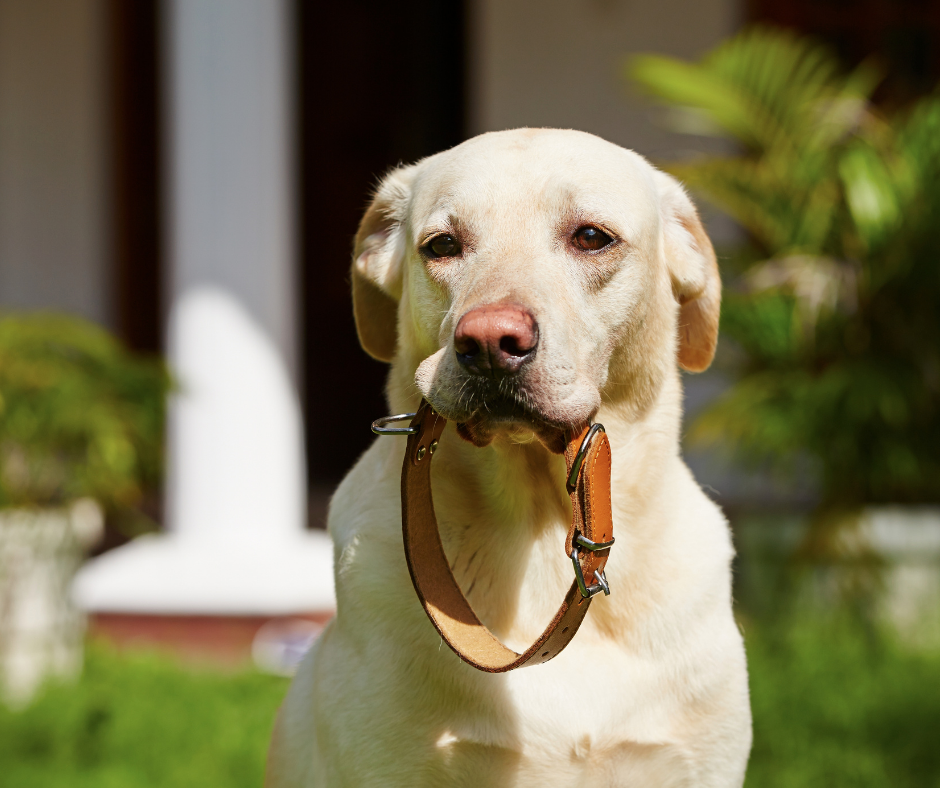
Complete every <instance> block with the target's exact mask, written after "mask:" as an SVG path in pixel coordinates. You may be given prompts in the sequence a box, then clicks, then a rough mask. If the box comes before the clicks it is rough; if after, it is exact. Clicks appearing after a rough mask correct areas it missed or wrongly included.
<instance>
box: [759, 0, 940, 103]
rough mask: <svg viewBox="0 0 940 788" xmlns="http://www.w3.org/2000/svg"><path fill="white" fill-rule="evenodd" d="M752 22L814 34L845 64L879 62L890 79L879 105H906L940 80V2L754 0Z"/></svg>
mask: <svg viewBox="0 0 940 788" xmlns="http://www.w3.org/2000/svg"><path fill="white" fill-rule="evenodd" d="M748 6H749V8H748V16H749V19H750V21H752V22H769V23H772V24H776V25H781V26H783V27H789V28H793V29H795V30H797V31H799V32H801V33H809V34H811V35H813V36H815V37H816V38H819V39H821V40H823V41H825V42H827V43H828V44H830V45H831V46H832V47H833V48H834V49H835V50H836V51H837V52H838V53H839V55H840V56H841V58H842V60H843V61H844V62H845V63H846V65H849V66H854V65H856V64H858V63H860V62H861V61H862V60H865V59H866V58H871V57H873V58H875V59H876V60H877V62H878V63H879V64H880V65H881V66H882V68H884V70H885V76H886V78H885V80H884V82H883V83H882V85H881V86H880V88H879V90H878V92H877V93H876V95H875V99H876V101H878V102H882V103H888V104H903V103H905V102H907V101H909V100H911V99H912V98H915V97H917V96H919V95H923V94H925V93H929V92H930V91H932V90H933V89H934V87H935V86H936V84H937V80H938V79H940V0H749V2H748Z"/></svg>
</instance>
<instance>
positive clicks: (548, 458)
mask: <svg viewBox="0 0 940 788" xmlns="http://www.w3.org/2000/svg"><path fill="white" fill-rule="evenodd" d="M352 284H353V300H354V309H355V315H356V323H357V326H358V329H359V336H360V340H361V342H362V345H363V347H364V348H365V349H366V350H367V351H368V352H369V353H370V354H372V355H373V356H375V357H376V358H379V359H382V360H384V361H388V362H389V363H390V364H391V368H390V372H389V378H388V402H389V407H390V409H391V412H393V413H400V412H403V411H413V410H415V408H416V406H417V405H418V403H419V402H420V400H421V398H422V397H424V398H426V399H427V400H428V401H429V402H430V403H431V404H432V406H433V407H434V408H435V409H436V410H437V411H438V412H439V413H441V414H442V415H444V416H446V417H447V418H448V419H449V423H448V426H447V431H446V433H445V434H444V436H443V438H442V440H441V442H440V448H439V449H438V453H437V455H436V456H435V465H434V471H433V485H434V498H435V504H436V508H437V514H438V520H439V522H440V528H441V537H442V540H443V544H444V547H445V550H446V553H447V556H448V559H449V561H450V563H451V566H452V567H453V571H454V574H455V576H456V578H457V580H458V581H459V583H460V585H461V588H462V589H463V591H464V593H465V594H466V596H467V598H468V599H469V601H470V603H471V604H472V606H473V609H474V610H475V611H476V613H477V615H478V616H479V617H480V619H481V620H482V621H483V622H484V623H485V624H486V625H487V626H488V627H489V628H490V630H492V631H493V632H494V633H495V634H496V635H497V636H498V637H499V638H500V639H501V640H502V641H503V642H504V643H506V644H507V645H509V646H510V647H513V648H516V649H517V650H520V649H524V648H526V647H527V646H528V645H529V644H530V643H532V642H533V641H534V640H535V639H536V637H537V636H538V635H539V634H540V633H541V632H542V630H543V629H544V628H545V626H546V624H547V623H548V622H549V621H550V620H551V618H552V616H553V615H554V613H555V610H556V608H557V605H558V602H559V600H560V599H562V598H563V597H564V595H565V592H566V590H567V589H568V587H569V586H570V584H571V581H572V564H571V562H570V561H569V560H568V559H567V557H566V556H565V555H564V551H563V549H561V545H563V543H564V534H565V532H566V531H567V528H568V521H569V518H570V503H569V499H568V496H567V495H566V493H565V489H564V482H563V480H564V476H565V461H564V458H563V457H562V456H560V455H559V454H558V452H559V451H560V450H561V449H562V448H563V446H564V438H563V436H564V434H565V431H566V430H567V429H570V428H572V427H574V426H577V425H582V424H584V423H586V422H587V421H588V420H589V419H590V418H592V417H594V418H596V419H597V420H598V421H600V422H602V423H603V424H604V425H605V427H606V430H607V435H608V437H609V439H610V443H611V447H612V450H613V470H612V484H613V514H614V523H615V528H616V531H617V545H616V547H615V548H614V549H613V550H612V552H611V555H610V559H609V562H608V563H607V569H606V575H607V580H608V581H609V584H610V587H611V589H612V593H611V595H610V596H609V597H604V596H601V597H598V598H596V599H595V601H594V603H593V607H591V609H590V611H589V613H588V616H587V619H586V620H585V622H584V625H583V626H582V627H581V630H580V632H579V633H578V634H577V636H576V637H575V638H574V640H573V642H572V643H571V645H570V646H568V648H567V649H566V650H565V651H564V652H562V653H561V654H560V655H559V656H558V657H557V658H556V659H554V660H552V661H551V662H548V663H546V664H544V665H539V666H534V667H527V668H524V669H521V670H517V671H514V672H512V673H506V674H499V675H493V674H488V673H483V672H479V671H477V670H475V669H474V668H472V667H470V666H468V665H466V664H464V663H463V662H461V661H460V660H459V659H458V658H457V656H456V655H455V654H454V653H453V652H452V651H451V650H450V649H448V648H447V647H446V646H445V645H443V644H442V641H441V638H440V636H439V635H438V633H437V632H436V631H435V629H434V627H433V626H432V625H431V623H430V622H429V621H428V619H427V617H426V616H425V613H424V611H423V609H422V607H421V605H420V603H419V601H418V598H417V597H416V595H415V591H414V589H413V588H412V583H411V579H410V577H409V574H408V569H407V567H406V563H405V557H404V554H403V550H402V536H401V519H400V473H401V462H402V457H403V453H404V440H403V439H401V438H381V439H377V440H376V441H375V442H374V444H373V445H372V447H371V448H370V449H369V450H368V451H367V452H366V453H365V454H364V455H363V457H362V458H361V459H360V460H359V462H358V463H357V464H356V466H355V467H354V468H353V470H352V471H351V472H350V473H349V475H348V476H347V477H346V478H345V480H344V481H343V482H342V484H341V485H340V487H339V489H338V490H337V492H336V495H335V496H334V498H333V501H332V504H331V506H330V514H329V529H330V532H331V534H332V537H333V541H334V543H335V573H336V594H337V606H338V610H337V616H336V618H335V619H334V620H333V622H332V623H331V624H330V625H329V626H328V627H327V629H326V630H325V632H324V633H323V635H322V636H321V637H320V639H319V641H318V642H317V643H316V645H315V647H314V648H313V649H312V651H311V653H310V654H309V655H308V656H307V657H306V659H305V660H304V662H303V664H302V665H301V666H300V669H299V671H298V674H297V676H296V678H295V679H294V682H293V685H292V686H291V689H290V692H289V694H288V696H287V699H286V700H285V702H284V705H283V707H282V709H281V712H280V714H279V718H278V721H277V724H276V729H275V733H274V739H273V742H272V745H271V751H270V755H269V764H268V776H267V784H268V786H269V787H270V788H301V786H303V787H304V788H310V787H312V786H318V787H319V786H376V787H377V788H390V787H391V786H409V787H413V786H466V787H467V788H471V787H474V788H475V787H476V786H499V787H500V788H504V787H505V786H575V785H585V786H591V788H601V786H631V787H632V788H641V786H650V787H651V788H668V787H669V786H690V787H691V786H695V788H706V787H707V786H721V787H722V788H730V787H731V786H740V785H741V784H742V782H743V780H744V771H745V766H746V763H747V757H748V753H749V750H750V745H751V716H750V707H749V701H748V686H747V669H746V664H745V657H744V649H743V645H742V641H741V636H740V633H739V632H738V629H737V627H736V625H735V621H734V619H733V617H732V612H731V577H730V563H731V558H732V555H733V550H732V546H731V540H730V537H729V532H728V527H727V524H726V522H725V520H724V518H723V516H722V514H721V512H720V511H719V509H718V508H717V507H716V506H715V504H713V503H712V502H711V501H710V500H709V499H708V498H707V497H706V496H705V495H704V494H703V493H702V491H701V489H700V488H699V486H698V485H697V484H696V482H695V480H694V479H693V478H692V475H691V474H690V472H689V470H688V468H687V467H686V466H685V464H684V463H683V461H682V459H681V458H680V456H679V428H680V420H681V411H682V387H681V382H680V374H679V367H682V368H684V369H686V370H689V371H693V372H695V371H700V370H703V369H705V368H706V367H707V366H708V365H709V363H710V362H711V359H712V356H713V354H714V350H715V343H716V340H717V333H718V313H719V303H720V298H721V283H720V280H719V276H718V270H717V267H716V263H715V255H714V252H713V250H712V246H711V243H710V242H709V240H708V237H707V236H706V234H705V232H704V230H703V229H702V225H701V223H700V221H699V219H698V216H697V214H696V211H695V208H694V207H693V205H692V203H691V201H690V200H689V198H688V197H687V196H686V194H685V192H684V191H683V190H682V188H681V187H680V186H679V184H678V183H677V182H676V181H674V180H673V179H672V178H671V177H669V176H668V175H665V174H663V173H661V172H659V171H657V170H655V169H654V168H653V167H652V166H650V165H649V164H648V163H647V162H646V161H645V160H644V159H643V158H642V157H641V156H639V155H637V154H636V153H633V152H631V151H628V150H624V149H622V148H619V147H617V146H615V145H613V144H611V143H608V142H605V141H604V140H601V139H599V138H597V137H594V136H592V135H590V134H585V133H582V132H576V131H559V130H552V129H519V130H515V131H505V132H498V133H492V134H485V135H482V136H480V137H476V138H474V139H471V140H469V141H468V142H465V143H464V144H462V145H459V146H458V147H456V148H454V149H452V150H449V151H446V152H444V153H440V154H438V155H436V156H431V157H430V158H427V159H424V160H423V161H420V162H418V163H417V164H415V165H412V166H408V167H402V168H400V169H397V170H395V171H394V172H392V173H391V174H389V175H388V176H387V177H386V178H385V180H384V181H383V182H382V184H381V185H380V187H379V189H378V191H377V193H376V196H375V198H374V200H373V201H372V204H371V205H370V206H369V208H368V210H367V211H366V215H365V217H364V218H363V220H362V224H361V226H360V229H359V233H358V235H357V238H356V246H355V253H354V262H353V268H352ZM341 383H342V380H341V376H339V377H338V378H337V381H336V385H341ZM354 426H355V425H354ZM351 428H352V427H351ZM356 428H357V429H362V428H365V425H358V426H357V427H356ZM458 435H459V436H460V437H458ZM461 438H463V439H461Z"/></svg>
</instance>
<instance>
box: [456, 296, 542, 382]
mask: <svg viewBox="0 0 940 788" xmlns="http://www.w3.org/2000/svg"><path fill="white" fill-rule="evenodd" d="M538 343H539V326H538V323H536V322H535V318H534V317H533V316H532V313H531V312H530V311H529V310H528V309H525V308H524V307H521V306H519V305H518V304H488V305H487V306H481V307H477V308H476V309H471V310H470V311H469V312H467V313H466V314H465V315H464V316H463V317H462V318H460V320H459V321H458V322H457V328H456V330H455V331H454V351H455V352H456V354H457V360H458V361H459V362H460V364H461V365H462V366H464V367H465V368H466V369H467V370H468V371H470V372H472V373H473V374H474V375H484V376H487V377H503V376H505V375H514V374H515V373H516V372H518V371H519V369H520V368H521V367H522V365H523V364H525V363H526V362H527V361H529V360H530V359H531V358H532V357H533V356H534V355H535V349H536V347H537V346H538Z"/></svg>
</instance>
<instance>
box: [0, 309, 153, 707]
mask: <svg viewBox="0 0 940 788" xmlns="http://www.w3.org/2000/svg"><path fill="white" fill-rule="evenodd" d="M169 385H170V381H169V376H168V374H167V371H166V369H165V367H164V365H163V364H162V363H161V362H160V361H158V360H155V359H149V358H144V357H140V356H137V355H135V354H132V353H130V352H129V351H127V350H126V349H124V348H123V347H122V346H121V345H120V344H119V343H118V342H117V341H116V340H115V339H114V338H112V337H111V336H110V335H109V334H108V333H107V332H105V331H104V330H103V329H101V328H98V327H97V326H94V325H92V324H90V323H88V322H86V321H84V320H81V319H79V318H76V317H70V316H66V315H57V314H28V315H26V314H23V315H15V314H10V315H6V316H0V695H2V697H4V698H5V699H6V700H7V701H8V702H12V703H22V702H24V701H26V700H28V698H29V697H30V696H31V695H32V693H33V692H34V691H35V689H36V687H37V686H38V685H39V684H40V683H41V681H42V679H43V678H44V677H45V676H47V675H49V674H59V675H69V674H74V673H75V672H76V671H77V670H78V668H79V666H80V664H81V653H82V651H81V646H82V638H83V635H84V620H83V618H82V616H81V615H80V613H79V612H78V610H77V609H76V608H75V607H74V606H73V605H72V603H71V601H70V599H69V590H70V584H71V579H72V576H73V575H74V573H75V571H76V570H77V568H78V566H79V565H80V563H81V560H82V558H83V557H84V554H85V551H86V550H87V549H88V547H89V546H90V545H91V544H93V543H94V542H95V541H96V539H97V537H98V535H99V534H100V531H101V528H102V512H103V511H107V512H113V513H120V512H122V511H127V510H128V509H129V508H131V507H134V506H135V505H137V504H138V502H139V501H140V500H141V497H142V495H143V494H144V491H145V490H146V489H147V488H148V487H151V486H152V485H154V484H156V483H157V481H158V480H159V478H160V475H161V472H162V464H163V448H162V444H163V422H164V409H165V399H166V395H167V392H168V389H169Z"/></svg>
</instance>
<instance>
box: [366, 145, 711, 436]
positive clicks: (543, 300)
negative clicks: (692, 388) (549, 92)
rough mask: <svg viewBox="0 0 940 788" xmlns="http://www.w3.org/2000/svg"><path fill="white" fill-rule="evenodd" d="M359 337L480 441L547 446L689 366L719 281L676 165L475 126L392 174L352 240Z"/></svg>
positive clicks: (706, 353) (705, 332)
mask: <svg viewBox="0 0 940 788" xmlns="http://www.w3.org/2000/svg"><path fill="white" fill-rule="evenodd" d="M352 286H353V302H354V311H355V316H356V326H357V328H358V331H359V338H360V341H361V342H362V345H363V347H364V348H365V349H366V351H367V352H369V353H370V354H371V355H373V356H374V357H376V358H378V359H382V360H384V361H394V363H395V365H396V369H398V371H399V372H401V373H402V374H405V375H407V377H408V379H409V381H410V379H411V376H412V375H413V379H414V383H415V384H416V385H417V388H418V389H419V390H420V392H421V394H422V395H423V396H424V397H425V398H426V399H427V400H428V401H429V402H430V403H431V404H432V406H433V407H434V408H435V409H436V410H437V411H438V412H439V413H441V414H442V415H444V416H446V417H447V418H448V419H452V420H454V421H456V422H457V423H458V429H459V431H460V433H461V435H463V436H464V437H465V438H468V439H469V440H472V441H473V442H474V443H476V444H478V445H484V444H486V443H488V442H489V441H490V440H492V439H493V437H494V436H495V435H497V434H499V433H502V432H507V433H514V432H515V433H518V432H519V431H526V432H533V433H535V434H536V435H537V436H538V437H539V438H540V440H542V441H543V443H545V444H546V445H547V446H548V447H549V448H551V449H553V450H554V451H559V450H561V449H562V448H563V446H564V433H565V431H566V430H570V429H572V428H575V427H579V426H580V425H583V424H584V423H586V422H587V421H588V419H590V418H591V417H592V416H593V414H594V413H595V412H596V411H597V409H598V408H599V407H600V404H601V401H602V400H604V401H606V402H618V403H623V404H626V405H628V406H629V407H631V408H633V409H634V411H635V412H637V413H640V412H642V411H643V410H644V409H645V408H647V407H648V406H649V405H650V403H651V402H652V401H653V400H654V399H655V395H656V392H657V391H658V390H659V387H660V385H661V383H662V381H663V379H664V377H665V376H666V375H667V373H668V372H669V371H670V370H674V369H675V365H676V363H677V362H678V364H679V365H680V366H682V367H683V368H684V369H687V370H690V371H700V370H703V369H705V368H706V367H707V366H708V365H709V364H710V363H711V359H712V356H713V355H714V352H715V344H716V341H717V335H718V313H719V304H720V298H721V283H720V280H719V276H718V269H717V265H716V262H715V254H714V251H713V250H712V246H711V243H710V241H709V240H708V236H707V235H706V234H705V231H704V230H703V228H702V224H701V222H700V221H699V218H698V215H697V213H696V211H695V208H694V206H693V205H692V202H691V201H690V200H689V198H688V197H687V195H686V194H685V192H684V191H683V190H682V188H681V187H680V186H679V184H678V183H677V182H676V181H675V180H673V179H672V178H671V177H670V176H668V175H666V174H664V173H662V172H659V171H657V170H655V169H654V168H653V167H652V166H650V165H649V164H648V163H647V162H646V160H645V159H643V158H642V157H641V156H639V155H638V154H636V153H633V152H632V151H628V150H625V149H623V148H620V147H618V146H616V145H613V144H611V143H609V142H605V141H604V140H601V139H599V138H597V137H594V136H592V135H590V134H585V133H582V132H575V131H560V130H552V129H519V130H515V131H506V132H497V133H492V134H485V135H482V136H480V137H476V138H474V139H471V140H469V141H468V142H465V143H463V144H462V145H459V146H458V147H456V148H453V149H452V150H449V151H445V152H444V153H440V154H437V155H436V156H431V157H430V158H427V159H424V160H423V161H421V162H419V163H417V164H415V165H412V166H409V167H403V168H400V169H397V170H395V171H393V172H391V173H390V174H389V175H388V176H387V177H386V178H385V179H384V181H383V182H382V183H381V185H380V186H379V188H378V190H377V192H376V195H375V198H374V199H373V201H372V203H371V205H370V206H369V208H368V210H367V211H366V214H365V216H364V218H363V220H362V223H361V225H360V228H359V232H358V234H357V236H356V244H355V252H354V259H353V267H352Z"/></svg>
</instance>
